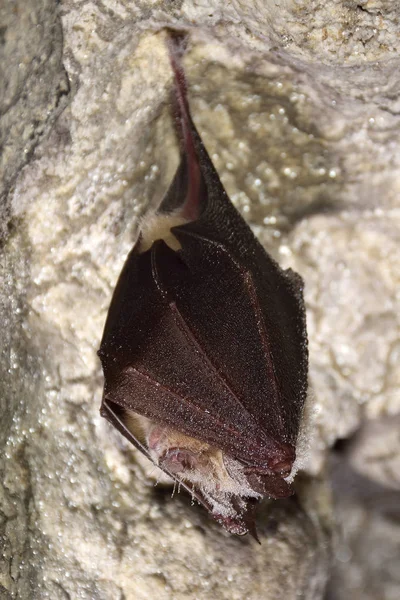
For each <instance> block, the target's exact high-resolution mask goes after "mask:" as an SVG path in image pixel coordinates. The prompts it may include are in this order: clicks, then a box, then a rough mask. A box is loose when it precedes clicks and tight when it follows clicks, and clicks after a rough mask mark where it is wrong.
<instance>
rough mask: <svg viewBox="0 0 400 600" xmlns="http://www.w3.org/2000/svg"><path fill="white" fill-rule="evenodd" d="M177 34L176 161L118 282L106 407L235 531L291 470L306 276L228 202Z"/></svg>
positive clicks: (106, 348) (302, 390)
mask: <svg viewBox="0 0 400 600" xmlns="http://www.w3.org/2000/svg"><path fill="white" fill-rule="evenodd" d="M183 43H184V42H183V37H182V36H181V35H178V34H170V38H169V49H170V57H171V64H172V68H173V71H174V75H175V96H174V99H175V111H176V124H177V131H178V135H179V139H180V143H181V163H180V166H179V167H178V170H177V173H176V175H175V178H174V180H173V182H172V184H171V186H170V188H169V190H168V192H167V194H166V196H165V198H164V200H163V202H162V203H161V206H160V208H159V209H158V211H157V212H156V213H154V214H153V215H151V217H149V219H148V220H147V222H146V221H145V224H144V226H143V227H142V230H141V234H140V236H139V239H138V241H137V243H136V245H135V246H134V248H133V250H132V252H131V253H130V255H129V257H128V259H127V261H126V263H125V266H124V269H123V271H122V273H121V276H120V279H119V281H118V285H117V288H116V290H115V292H114V296H113V300H112V303H111V307H110V310H109V314H108V318H107V323H106V326H105V331H104V335H103V340H102V343H101V348H100V351H99V355H100V358H101V361H102V364H103V369H104V375H105V388H104V397H103V404H102V409H101V412H102V414H103V416H105V417H106V418H107V419H109V420H110V421H111V422H112V423H113V424H114V425H115V426H116V427H117V428H118V429H119V430H120V431H121V432H122V433H123V434H124V435H125V436H126V437H127V438H128V439H130V441H132V443H133V444H134V445H135V446H137V447H138V448H139V449H140V450H141V451H142V452H143V453H144V454H146V456H148V457H149V458H150V459H151V460H152V461H153V462H154V463H155V464H157V465H159V466H160V467H161V468H162V469H163V470H164V471H165V472H166V473H168V474H170V475H171V476H172V477H174V478H175V479H177V480H179V481H181V482H182V484H183V485H184V486H185V487H187V488H188V489H189V490H190V491H191V493H192V494H193V496H194V497H196V498H197V499H198V500H199V501H200V502H202V503H203V504H204V505H205V506H206V508H207V509H208V510H209V511H210V512H211V513H212V515H213V516H214V518H216V519H217V520H218V521H219V522H221V523H222V524H223V525H224V526H225V527H226V528H227V529H228V530H229V531H231V532H233V533H246V532H247V531H249V530H253V529H254V526H253V521H252V507H253V505H254V503H255V501H256V500H257V499H260V498H262V497H263V496H270V497H272V498H282V497H287V496H289V495H291V493H292V487H291V485H290V484H289V483H287V481H286V478H287V476H288V475H289V474H290V472H291V469H292V466H293V462H294V459H295V447H296V440H297V435H298V431H299V425H300V420H301V415H302V409H303V405H304V401H305V398H306V392H307V365H308V354H307V335H306V325H305V310H304V303H303V297H302V280H301V278H300V277H299V276H298V275H296V274H295V273H293V272H292V271H290V270H288V271H283V270H282V269H280V267H279V266H278V265H277V264H276V263H275V261H273V260H272V259H271V258H270V257H269V256H268V255H267V254H266V252H265V250H264V249H263V248H262V246H261V245H260V244H259V242H258V241H257V240H256V239H255V237H254V235H253V234H252V232H251V230H250V228H249V227H248V226H247V224H246V223H245V222H244V220H243V219H242V217H241V216H240V215H239V213H238V212H237V211H236V209H235V208H234V207H233V205H232V203H231V202H230V200H229V198H228V197H227V195H226V192H225V190H224V189H223V186H222V184H221V182H220V180H219V177H218V175H217V173H216V171H215V169H214V167H213V165H212V163H211V160H210V158H209V156H208V154H207V151H206V149H205V148H204V145H203V143H202V141H201V139H200V136H199V134H198V132H197V130H196V128H195V126H194V124H193V122H192V119H191V116H190V113H189V108H188V104H187V99H186V86H185V79H184V74H183V70H182V67H181V63H180V59H181V53H182V48H183Z"/></svg>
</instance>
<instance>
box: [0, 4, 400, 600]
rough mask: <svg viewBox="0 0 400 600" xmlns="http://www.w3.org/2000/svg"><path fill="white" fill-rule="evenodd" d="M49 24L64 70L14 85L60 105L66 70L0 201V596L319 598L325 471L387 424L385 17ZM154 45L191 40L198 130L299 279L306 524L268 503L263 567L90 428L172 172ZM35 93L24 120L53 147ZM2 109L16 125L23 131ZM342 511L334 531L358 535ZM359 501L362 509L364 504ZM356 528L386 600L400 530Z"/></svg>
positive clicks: (244, 12)
mask: <svg viewBox="0 0 400 600" xmlns="http://www.w3.org/2000/svg"><path fill="white" fill-rule="evenodd" d="M39 5H40V6H42V4H40V3H36V4H35V6H39ZM43 5H44V3H43ZM5 6H6V8H5V9H4V10H9V9H10V6H8V5H5ZM46 6H47V7H48V10H49V11H50V12H49V14H51V15H53V17H52V18H54V19H55V23H56V22H57V17H56V16H54V15H55V13H54V4H52V3H50V2H49V3H47V4H46ZM38 10H39V9H38ZM59 10H60V18H61V23H62V29H63V36H64V49H63V62H62V63H61V62H60V60H59V59H58V60H59V62H58V63H56V62H52V61H49V64H47V63H44V66H43V69H44V74H43V77H42V78H37V80H35V78H32V80H29V83H26V85H27V86H28V87H30V86H32V90H34V89H36V88H35V86H36V85H39V88H40V91H41V94H42V96H41V98H53V99H54V90H55V89H57V85H58V83H57V82H58V81H64V82H65V74H64V68H65V69H66V72H67V73H68V78H69V80H70V82H71V92H70V94H69V95H68V106H67V108H65V110H64V111H63V113H62V114H61V115H60V116H59V117H58V119H57V120H56V122H55V124H54V126H53V127H52V128H51V131H50V134H49V135H48V136H47V137H46V138H42V141H41V143H40V145H39V146H38V147H37V148H36V151H35V153H34V154H33V155H30V154H29V153H28V156H29V158H30V162H29V164H28V165H27V166H26V167H25V168H24V169H23V170H22V171H21V167H22V165H23V164H25V162H26V157H25V158H22V157H21V156H22V153H23V146H22V145H18V144H22V141H21V140H22V137H23V136H22V137H21V140H18V135H17V136H14V137H13V138H12V139H13V140H14V141H13V144H14V145H13V146H12V147H13V152H14V154H13V155H11V154H10V157H11V158H10V159H9V163H8V164H9V165H10V166H9V167H7V169H8V170H7V177H8V176H10V177H11V179H10V181H11V180H12V178H13V177H14V174H16V173H17V172H19V176H18V179H17V181H16V184H15V189H14V190H13V192H12V194H9V196H8V200H9V203H10V206H11V207H12V219H13V220H12V224H13V225H14V226H13V228H12V233H11V235H10V236H9V237H8V239H7V241H6V242H5V244H4V247H3V250H2V251H3V254H2V264H1V276H2V278H3V281H4V284H3V285H2V287H1V290H2V291H1V304H0V310H1V322H2V323H3V331H4V335H3V337H2V340H3V348H2V361H1V365H0V369H2V371H1V375H2V376H1V379H0V381H1V386H2V395H1V402H2V415H3V416H2V420H1V422H0V441H2V442H3V443H4V450H3V451H2V458H1V461H0V469H1V475H2V477H1V482H2V483H1V484H0V528H1V536H2V539H3V540H4V546H3V559H2V562H1V563H0V585H1V586H2V588H4V590H6V591H4V594H8V595H9V596H10V597H11V598H19V599H22V600H27V599H29V600H30V599H31V598H34V599H35V600H36V598H38V599H42V598H43V599H44V598H51V599H52V600H58V599H64V598H74V599H75V598H76V599H79V598H83V599H90V600H97V599H104V600H111V599H112V600H114V599H115V598H117V599H118V598H121V600H122V599H123V598H124V599H131V598H132V599H133V598H135V600H141V599H145V598H149V597H155V596H156V597H159V598H161V599H163V598H165V599H174V600H175V599H180V598H182V599H183V598H185V599H189V600H190V598H209V597H212V598H215V599H216V600H218V599H219V598H229V599H234V598H243V597H248V598H249V599H253V598H254V599H255V598H257V599H259V598H266V599H267V600H269V599H274V600H279V598H286V599H290V598H299V597H300V598H304V599H305V600H314V599H315V600H316V599H318V598H321V597H322V595H323V589H324V586H325V582H326V579H327V578H328V576H329V566H330V564H329V563H330V561H329V556H330V539H331V530H332V504H331V499H330V497H329V492H328V490H327V487H326V483H324V481H326V478H327V475H326V466H325V463H326V456H327V452H328V449H329V447H330V446H331V445H333V444H334V443H335V441H336V440H337V439H338V438H340V439H343V438H346V437H348V436H350V435H351V434H352V432H353V431H356V430H357V429H358V428H359V427H360V424H361V423H363V422H364V420H365V419H366V418H368V419H369V420H371V421H373V420H374V419H377V418H379V419H380V418H382V417H384V415H397V414H399V413H400V400H399V394H398V384H399V368H398V340H399V329H400V326H399V315H400V311H399V294H398V289H399V280H400V268H399V265H400V243H399V240H400V236H399V218H400V217H399V209H398V202H397V200H396V199H397V197H398V194H399V188H400V177H399V173H400V169H399V167H400V165H399V162H400V152H399V141H398V140H399V139H400V137H399V133H400V132H399V130H400V111H399V107H398V97H399V91H400V90H399V88H400V77H399V72H400V71H399V66H400V64H399V63H400V59H399V58H398V55H397V47H396V44H397V39H398V33H399V30H398V27H399V26H398V17H399V9H398V8H397V6H396V3H395V2H379V0H375V1H368V2H365V1H359V2H358V3H356V2H354V3H353V2H344V1H339V0H331V1H330V2H322V1H321V2H317V1H306V0H304V1H296V2H295V1H290V0H287V1H283V0H282V1H273V2H272V1H268V2H258V1H256V0H254V1H252V2H249V1H247V2H244V1H239V0H236V1H235V0H234V1H233V2H229V3H227V2H222V1H216V0H215V1H214V2H211V0H210V2H208V3H205V2H201V3H198V2H193V1H191V2H189V1H186V2H185V1H184V2H181V3H165V2H150V1H148V2H132V1H128V0H126V1H125V0H119V1H116V0H103V1H102V2H99V1H97V0H96V1H95V0H93V1H92V2H80V3H76V2H72V1H68V0H66V1H64V2H62V3H61V4H60V9H59ZM10 18H11V17H10ZM165 24H175V25H179V26H181V27H184V28H189V29H191V31H192V44H191V48H190V50H189V53H188V55H187V57H186V59H185V65H186V69H187V75H188V79H189V87H190V99H191V106H192V112H193V115H194V118H195V121H196V123H197V125H198V127H199V130H200V133H201V135H202V136H203V138H204V141H205V143H206V145H207V147H208V149H209V151H210V154H211V156H212V159H213V161H214V163H215V165H216V167H217V169H218V171H219V173H220V174H221V178H222V180H223V182H224V184H225V186H226V188H227V191H228V193H229V194H230V196H231V197H232V200H233V201H234V203H235V204H236V206H237V207H238V208H239V210H241V211H242V213H243V214H244V216H245V217H246V218H247V219H248V221H249V222H250V223H251V225H252V226H253V227H254V230H255V232H256V233H257V235H258V236H259V238H260V239H261V241H262V242H263V243H264V244H265V246H266V248H267V249H268V250H269V251H270V252H271V253H272V254H273V255H274V256H275V257H276V258H278V260H279V261H280V262H281V264H283V265H285V266H288V267H289V266H292V267H293V268H295V269H296V270H298V271H299V272H300V273H301V274H302V275H303V277H304V279H305V281H306V300H307V309H308V323H309V334H310V359H311V366H310V380H311V385H312V392H311V401H310V405H309V407H308V411H307V413H308V418H307V422H306V423H305V424H304V433H303V434H302V443H301V446H302V448H301V452H300V460H299V465H300V466H301V467H302V469H303V471H305V472H306V475H304V476H302V479H299V489H300V500H299V504H296V503H295V502H292V501H289V502H283V503H273V504H272V505H268V504H266V506H265V508H264V511H263V514H262V515H261V518H260V535H261V539H262V546H261V547H259V546H257V545H256V544H255V543H252V542H251V540H247V539H244V540H242V539H235V538H232V537H228V536H226V535H225V534H224V533H223V532H222V531H221V530H220V528H219V527H218V526H217V525H216V524H213V523H211V522H210V521H209V520H208V519H207V517H206V516H205V515H204V514H203V513H202V511H201V509H199V508H196V507H191V506H190V499H184V498H183V497H182V498H180V497H178V498H176V497H175V498H174V499H173V500H171V499H170V497H169V496H170V493H171V490H170V489H169V488H168V489H167V490H166V491H163V490H164V488H162V487H159V488H155V489H154V487H153V482H152V480H151V478H149V477H148V471H149V466H148V465H147V464H146V463H144V461H143V460H142V459H141V457H138V456H137V453H134V452H133V451H131V449H129V448H128V447H127V444H125V442H124V441H123V440H121V439H120V436H119V434H118V433H117V432H114V431H111V430H110V428H109V427H108V425H107V424H106V423H104V422H102V420H101V419H100V417H99V414H98V408H99V405H100V399H101V385H102V378H101V373H100V367H99V363H98V360H97V358H96V354H95V352H96V350H97V348H98V346H99V341H100V337H101V333H102V327H103V323H104V318H105V314H106V310H107V308H108V305H109V301H110V297H111V293H112V289H113V287H114V285H115V281H116V279H117V276H118V273H119V271H120V269H121V267H122V264H123V262H124V259H125V257H126V255H127V253H128V251H129V249H130V247H131V245H132V243H133V241H134V238H135V233H136V231H137V225H138V218H139V217H140V216H141V215H143V214H144V212H145V211H146V209H147V208H148V207H149V206H150V205H156V204H157V202H158V201H159V200H160V199H161V197H162V194H163V192H164V190H165V188H166V186H167V184H168V182H169V179H170V178H171V176H172V174H173V172H174V169H175V167H176V163H177V151H176V143H175V140H174V135H173V132H172V127H171V122H170V119H169V116H168V90H169V86H170V69H169V65H168V61H167V57H166V54H165V47H164V39H163V34H162V33H160V32H159V31H158V30H159V29H160V28H161V27H162V26H163V25H165ZM19 26H20V27H21V28H23V27H24V26H23V23H22V21H21V23H20V25H19ZM28 29H29V28H28ZM42 31H43V35H42V39H40V43H41V44H44V45H45V44H47V43H48V44H50V45H51V44H52V43H53V42H52V41H51V40H50V38H51V36H52V35H53V33H54V31H57V28H55V29H54V28H53V29H52V28H50V29H49V30H48V31H47V30H46V28H45V29H42ZM57 35H58V34H57ZM49 36H50V37H49ZM51 39H52V38H51ZM59 39H60V38H59V37H58V38H57V40H59ZM35 43H36V44H38V43H39V42H38V41H36V42H35ZM16 46H17V47H18V48H22V47H23V46H22V42H21V43H20V44H18V43H17V44H16ZM52 47H53V46H52ZM55 47H57V44H55ZM15 60H17V58H15ZM18 60H19V59H18ZM55 65H56V66H55ZM57 65H58V66H57ZM57 77H59V78H60V79H57ZM39 88H38V89H39ZM32 94H33V95H32V96H31V98H32V102H33V104H32V110H36V109H37V110H38V111H39V112H40V117H39V122H40V123H41V124H44V123H46V124H47V123H48V124H49V125H50V121H48V120H47V119H48V118H50V119H52V118H53V117H52V116H51V117H49V116H48V114H47V112H46V110H45V109H44V108H43V103H42V104H41V103H40V102H39V100H35V96H34V93H33V92H32ZM46 102H47V100H46ZM50 106H51V110H52V111H53V113H52V114H55V113H54V111H55V110H56V109H55V108H54V106H55V105H54V103H53V104H51V103H50ZM15 110H16V112H15V113H13V114H15V115H16V116H15V117H13V119H14V118H15V119H16V121H17V122H18V127H20V126H21V127H22V124H23V123H24V122H25V121H24V118H26V119H28V120H29V119H31V112H30V110H31V109H30V110H29V111H28V110H25V109H23V110H22V109H21V111H20V113H18V111H17V109H15ZM50 112H51V111H50ZM18 114H20V115H21V116H20V118H17V116H18ZM6 118H8V117H7V115H6ZM40 127H41V126H40ZM46 127H47V125H46V126H44V127H43V128H42V129H43V131H45V129H46ZM39 129H40V128H39ZM42 129H40V131H42ZM18 131H19V130H18ZM35 135H36V134H35ZM38 135H39V134H38ZM10 139H11V138H10ZM34 139H35V140H37V137H35V138H34ZM35 143H36V142H34V141H33V142H32V146H31V147H32V148H33V146H34V144H35ZM7 181H8V180H7ZM7 185H8V184H7ZM370 439H371V440H373V439H374V435H372V434H371V438H370ZM375 439H376V440H377V442H378V440H380V436H378V437H375ZM377 442H372V441H371V443H370V444H369V442H368V441H366V442H365V443H364V446H362V444H361V445H360V450H359V451H358V454H357V456H364V455H365V453H364V454H363V450H362V448H363V447H364V448H365V447H366V446H368V448H369V449H370V450H371V453H372V454H370V455H369V456H372V457H374V456H375V457H376V456H377V454H375V455H374V452H376V453H378V452H380V451H381V450H380V442H379V443H377ZM354 452H356V451H355V450H354ZM354 456H356V454H355V455H354ZM346 460H347V459H346ZM348 460H350V459H348ZM354 460H355V461H356V459H354ZM357 460H358V459H357ZM356 462H357V461H356ZM354 464H355V463H354ZM364 464H365V463H364V458H361V459H360V460H358V462H357V465H361V467H360V468H359V470H361V471H362V472H364V471H363V468H364V467H363V466H362V465H364ZM396 464H397V463H396ZM353 466H354V465H353ZM357 468H358V467H357ZM150 470H151V469H150ZM158 489H159V490H160V491H159V492H157V490H158ZM182 496H183V494H182ZM335 498H336V500H335V502H336V509H337V515H336V518H337V519H338V520H339V521H340V519H341V518H343V519H347V518H349V519H350V516H349V517H348V515H350V512H349V510H350V509H348V508H347V506H344V505H343V504H342V503H340V497H339V496H335ZM352 502H353V501H352ZM354 502H355V509H354V510H355V511H360V510H361V511H362V510H364V509H363V506H364V505H363V502H364V503H365V498H361V499H360V496H359V495H358V496H357V499H356V500H355V501H354ZM370 509H371V510H373V506H372V508H371V507H370ZM370 509H368V510H370ZM365 510H367V509H365ZM351 518H352V517H351ZM352 522H354V532H355V534H354V535H355V536H356V537H357V544H356V545H353V547H354V550H353V555H352V560H353V563H354V565H356V576H357V577H358V578H359V580H362V579H363V578H364V579H365V581H368V582H369V587H368V589H369V592H368V593H369V594H370V595H369V596H368V600H369V599H370V598H371V600H375V598H376V600H378V599H379V600H380V599H381V598H383V597H388V598H391V597H393V598H394V597H395V595H394V594H395V592H396V591H397V592H399V593H400V587H399V586H398V580H397V579H396V577H391V578H386V579H385V577H382V570H381V569H380V568H378V569H375V570H374V569H371V559H372V557H373V556H374V552H375V548H374V544H380V545H381V547H382V548H386V550H384V551H383V553H385V552H386V551H387V552H392V555H393V556H395V549H396V548H397V540H398V529H396V525H393V527H392V528H393V531H392V533H390V528H389V527H386V525H385V527H386V529H385V532H386V533H382V531H383V530H381V529H379V531H378V528H376V527H375V526H374V525H373V524H372V521H371V527H369V528H365V527H364V521H362V520H360V519H357V518H355V519H353V520H352ZM357 528H358V529H357ZM363 536H364V537H363ZM385 540H386V541H385ZM385 544H386V546H385ZM395 560H396V559H394V561H395ZM391 568H392V567H391ZM348 572H349V571H348ZM341 586H342V588H341ZM385 586H386V587H385ZM2 588H1V587H0V592H1V593H3V591H2ZM335 588H336V590H337V591H338V593H339V592H340V590H341V589H342V590H344V592H343V594H344V595H340V596H338V597H339V598H340V599H341V598H345V597H346V595H345V591H346V590H348V589H349V586H348V583H347V580H346V571H343V570H340V569H338V570H337V573H336V574H335ZM360 589H363V588H360ZM375 590H378V591H376V592H375ZM371 594H375V596H374V595H371ZM390 594H392V595H390ZM398 595H399V594H398ZM5 597H7V596H5ZM347 597H348V596H347Z"/></svg>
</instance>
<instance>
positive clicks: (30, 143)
mask: <svg viewBox="0 0 400 600" xmlns="http://www.w3.org/2000/svg"><path fill="white" fill-rule="evenodd" d="M68 92H69V83H68V78H67V74H66V73H65V70H64V68H63V64H62V29H61V23H60V19H59V15H58V11H57V6H56V2H54V0H23V1H22V0H17V1H15V0H3V1H2V2H1V5H0V116H1V123H0V239H1V238H3V237H4V235H5V234H6V227H7V222H8V219H9V217H10V213H9V205H8V202H7V196H8V192H9V189H10V186H11V185H12V184H13V183H14V181H15V178H16V176H17V175H18V173H19V171H20V170H21V169H22V167H23V166H24V165H25V164H26V162H27V161H28V160H29V159H30V157H31V155H32V152H33V150H34V149H35V147H36V145H37V144H38V142H39V141H40V139H41V137H42V136H43V134H44V133H46V132H47V131H48V130H49V129H50V127H51V125H52V124H53V123H54V119H55V118H56V116H57V115H58V114H59V112H60V110H61V109H62V108H63V107H64V106H65V96H66V95H67V94H68Z"/></svg>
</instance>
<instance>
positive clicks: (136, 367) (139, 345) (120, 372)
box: [100, 242, 290, 466]
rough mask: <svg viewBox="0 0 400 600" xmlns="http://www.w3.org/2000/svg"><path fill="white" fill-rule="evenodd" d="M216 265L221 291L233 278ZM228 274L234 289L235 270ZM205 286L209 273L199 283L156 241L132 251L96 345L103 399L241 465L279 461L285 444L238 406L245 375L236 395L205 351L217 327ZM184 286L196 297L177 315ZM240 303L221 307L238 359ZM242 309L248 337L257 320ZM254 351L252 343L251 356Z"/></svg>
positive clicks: (241, 404) (212, 354)
mask: <svg viewBox="0 0 400 600" xmlns="http://www.w3.org/2000/svg"><path fill="white" fill-rule="evenodd" d="M221 266H222V274H221V278H220V282H219V283H220V284H221V288H220V289H221V292H222V296H223V295H224V291H225V290H224V286H226V285H228V286H229V287H230V288H231V286H232V285H233V278H232V273H231V272H230V271H229V269H228V268H225V264H223V265H221ZM149 273H150V274H151V276H150V277H149ZM234 276H235V277H236V280H237V285H239V286H241V274H240V273H238V274H234ZM209 285H210V280H209V278H204V280H203V282H202V283H201V284H200V285H199V281H198V277H197V273H196V272H194V273H193V272H192V271H191V270H190V269H188V267H187V266H186V265H185V264H184V263H183V262H182V260H181V258H180V257H179V256H178V255H177V254H176V253H175V252H174V251H172V250H171V249H170V248H169V247H168V246H167V245H166V244H164V243H163V242H157V243H156V244H154V245H153V247H152V249H151V250H149V251H147V252H145V253H143V254H136V253H135V252H133V253H132V255H131V256H130V258H129V267H128V266H127V267H126V268H125V269H124V272H123V273H122V275H121V278H120V281H119V284H118V288H117V289H118V293H117V294H116V295H115V296H114V299H113V303H112V306H111V308H110V321H108V323H107V327H106V330H105V334H104V338H103V342H102V345H101V350H100V357H101V359H102V363H103V367H104V374H105V394H104V397H105V400H107V401H108V400H109V401H111V402H113V403H115V404H117V405H120V406H121V407H124V408H129V409H131V410H133V411H135V412H138V413H140V414H142V415H144V416H147V417H148V418H152V419H154V420H156V421H158V422H164V423H167V424H169V425H171V426H173V427H174V428H176V429H178V430H180V431H182V432H183V433H186V434H187V435H190V436H192V437H197V438H199V439H202V440H204V441H206V442H208V443H210V444H212V445H214V446H217V447H219V448H221V449H222V450H225V451H226V452H227V453H228V454H230V455H231V456H233V457H235V458H238V459H240V460H242V461H243V462H244V463H246V464H251V465H259V466H262V465H264V466H267V465H268V464H271V466H272V464H273V459H274V457H275V460H276V461H278V462H279V461H281V460H284V459H285V458H286V455H287V452H289V456H290V449H287V448H286V447H284V446H282V444H281V443H280V440H279V439H277V440H275V439H271V436H269V435H266V434H265V432H264V431H263V429H262V428H261V427H260V424H259V421H258V419H257V418H256V417H255V416H254V414H253V411H251V410H249V409H247V408H246V407H245V403H244V402H243V399H242V398H243V389H244V388H245V387H246V379H247V378H248V376H247V374H246V372H245V376H244V381H243V382H242V384H241V389H240V390H238V393H236V392H235V391H234V390H233V389H232V387H231V384H230V381H229V378H227V377H226V375H225V373H224V363H225V362H226V361H225V360H223V359H222V360H221V361H217V360H216V356H215V352H212V351H211V347H212V346H213V345H214V344H215V343H219V342H220V341H221V339H220V336H221V335H223V332H222V331H221V328H220V327H219V325H220V324H219V322H218V321H217V317H216V316H215V315H213V314H212V313H213V312H214V308H213V304H212V303H210V302H209V301H207V288H208V287H209ZM185 288H191V289H192V293H193V294H194V295H195V296H196V298H197V300H196V308H193V307H192V309H191V315H190V316H189V317H187V316H183V313H182V309H183V310H185V307H187V304H188V303H189V306H190V304H191V302H190V298H189V300H187V299H186V298H185V294H186V292H185V291H184V290H185ZM132 289H133V290H134V298H132V297H131V293H132V292H131V290H132ZM231 291H234V290H233V289H231ZM242 304H243V302H239V303H238V304H237V306H236V307H233V306H231V307H230V311H231V315H229V314H227V311H226V310H225V307H223V306H222V305H220V308H223V309H224V316H225V317H226V318H225V319H224V324H223V328H225V329H227V330H229V329H230V330H232V333H233V335H235V331H236V332H237V336H238V337H237V340H236V341H235V348H231V349H230V352H234V353H235V354H236V356H237V359H238V360H240V358H241V356H243V352H242V351H241V348H240V346H241V344H244V343H245V339H242V337H243V335H244V333H243V332H244V331H245V330H244V328H243V327H242V325H243V321H242V320H239V319H238V318H237V310H238V309H239V310H241V311H243V306H242ZM128 306H130V307H131V309H130V310H129V311H128V310H127V308H126V307H128ZM122 307H124V310H122ZM210 311H211V313H210ZM247 312H248V321H249V322H250V321H251V320H252V321H253V323H252V324H253V328H252V330H251V331H250V332H249V334H250V335H252V334H254V333H257V324H256V323H255V319H254V316H253V315H252V307H251V301H250V302H249V306H248V311H247ZM114 315H115V316H114ZM204 319H206V320H207V322H208V324H209V326H208V328H207V331H204V327H202V325H201V323H200V322H201V321H202V320H204ZM216 328H217V329H216ZM216 335H217V338H216V337H215V336H216ZM253 345H254V344H253ZM247 348H248V350H249V347H248V344H247ZM243 350H244V348H243ZM256 350H257V344H255V348H254V350H253V353H254V352H255V351H256ZM249 358H250V359H251V360H253V359H252V357H251V356H250V355H249V356H247V357H246V360H247V363H245V364H243V365H242V366H241V368H242V369H243V367H244V368H245V369H246V370H247V369H248V368H249V367H250V366H251V364H250V363H249V362H248V361H249ZM249 375H250V372H249Z"/></svg>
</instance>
